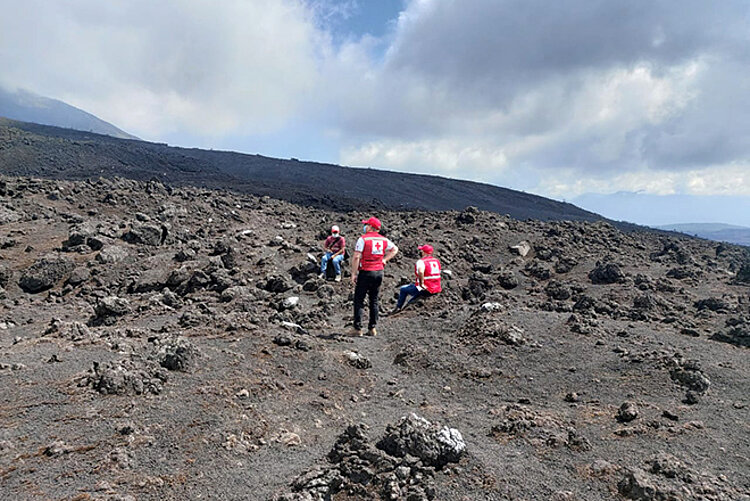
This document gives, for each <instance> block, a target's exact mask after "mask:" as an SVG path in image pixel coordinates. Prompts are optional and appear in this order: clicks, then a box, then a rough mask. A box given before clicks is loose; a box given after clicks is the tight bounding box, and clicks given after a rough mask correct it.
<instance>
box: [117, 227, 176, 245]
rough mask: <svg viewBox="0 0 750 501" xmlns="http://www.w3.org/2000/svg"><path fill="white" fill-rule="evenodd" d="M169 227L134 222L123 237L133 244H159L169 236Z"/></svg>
mask: <svg viewBox="0 0 750 501" xmlns="http://www.w3.org/2000/svg"><path fill="white" fill-rule="evenodd" d="M167 233H168V232H167V229H166V227H164V226H158V225H155V224H149V223H134V224H133V226H132V227H131V228H130V230H128V231H127V232H126V233H125V234H124V235H123V236H122V239H123V240H125V241H126V242H128V243H131V244H140V245H151V246H154V247H156V246H159V245H161V244H162V243H163V242H164V240H165V239H166V238H167Z"/></svg>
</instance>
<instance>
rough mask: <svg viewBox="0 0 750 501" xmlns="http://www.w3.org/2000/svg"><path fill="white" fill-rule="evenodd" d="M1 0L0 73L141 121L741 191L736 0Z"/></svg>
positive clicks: (131, 125)
mask: <svg viewBox="0 0 750 501" xmlns="http://www.w3.org/2000/svg"><path fill="white" fill-rule="evenodd" d="M0 8H2V11H3V12H5V13H10V14H9V15H5V16H3V17H2V18H0V65H2V68H3V71H2V73H1V74H0V83H3V84H5V85H6V86H11V87H14V88H24V89H28V90H30V91H33V92H35V93H37V94H39V95H44V96H49V97H53V98H55V99H60V100H62V101H64V102H66V103H69V104H71V105H73V106H75V107H77V108H80V109H84V110H86V111H88V112H90V113H93V114H94V115H96V116H98V117H100V118H102V119H103V120H107V121H109V122H111V123H114V124H117V126H118V127H122V128H123V129H124V130H127V131H128V132H129V133H132V134H135V135H137V136H139V137H142V138H144V139H147V140H151V141H158V142H167V143H169V144H173V145H180V146H188V147H202V148H213V149H223V150H235V151H240V152H248V153H262V154H264V155H269V156H276V157H285V158H289V157H296V158H300V159H309V160H314V161H319V162H330V163H336V164H343V165H359V166H370V167H374V168H383V169H391V170H399V171H404V172H417V173H429V174H437V175H442V176H446V177H453V178H464V179H470V180H475V181H482V182H488V183H492V184H495V185H499V186H506V187H509V188H513V189H518V190H524V191H527V192H531V193H536V194H540V195H543V196H547V197H553V198H557V199H567V200H572V199H575V197H577V196H580V195H582V194H585V193H596V194H605V193H614V192H618V191H627V192H639V193H644V194H648V195H650V196H654V197H656V196H677V197H682V196H686V197H729V198H695V199H694V200H695V203H694V204H688V205H687V206H688V207H690V206H691V205H695V206H701V204H703V202H704V201H708V202H711V203H713V204H714V205H713V206H712V207H710V208H709V207H707V208H706V209H705V212H708V211H709V210H710V212H711V221H719V222H726V223H731V222H733V218H734V217H735V215H736V214H735V213H736V212H737V210H736V208H735V207H737V205H736V204H737V203H739V204H746V203H747V200H748V199H750V174H749V172H750V136H749V135H748V134H747V133H746V131H747V130H748V129H750V101H748V100H747V98H746V97H747V95H750V65H748V64H747V63H748V50H747V48H748V47H750V4H748V2H746V1H740V0H726V1H722V2H705V1H699V0H665V1H660V2H611V1H590V0H571V1H568V2H549V1H543V0H507V1H497V0H470V1H458V0H382V1H379V2H374V1H364V0H341V1H334V0H263V1H262V2H260V1H258V2H255V1H254V2H247V1H240V0H228V1H226V2H205V1H201V0H180V1H177V0H164V1H161V2H132V1H126V0H110V1H107V2H101V1H99V0H76V1H75V2H47V1H44V0H27V1H24V2H20V1H18V0H0ZM732 197H734V198H732ZM660 200H664V199H661V198H651V197H645V198H641V199H640V200H639V203H640V206H638V207H634V206H627V205H626V206H627V207H628V211H625V210H621V211H620V212H619V213H618V214H620V213H621V214H622V218H623V219H627V220H631V221H635V222H638V223H648V222H649V221H650V220H651V219H653V217H652V216H654V215H655V214H658V213H659V212H662V211H663V209H662V203H661V202H660ZM666 200H670V201H672V202H675V203H676V202H678V201H679V200H678V199H666ZM615 201H618V202H622V203H625V204H627V200H624V199H615ZM652 203H653V205H650V204H652ZM741 206H743V207H744V206H745V205H741ZM623 207H625V206H623ZM588 208H591V209H593V207H588ZM609 215H610V217H616V216H613V215H612V214H609ZM684 220H685V219H684V218H681V219H680V220H679V221H684ZM692 221H696V222H700V221H697V220H696V219H692V218H688V222H692ZM659 222H661V223H671V222H675V221H674V220H672V219H662V220H660V221H659ZM742 224H747V223H746V222H743V223H742Z"/></svg>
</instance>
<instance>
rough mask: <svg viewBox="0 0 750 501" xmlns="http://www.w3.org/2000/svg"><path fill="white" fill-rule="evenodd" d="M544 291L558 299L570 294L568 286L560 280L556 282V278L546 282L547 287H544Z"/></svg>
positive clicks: (566, 297) (560, 299) (567, 296)
mask: <svg viewBox="0 0 750 501" xmlns="http://www.w3.org/2000/svg"><path fill="white" fill-rule="evenodd" d="M544 291H545V292H546V293H547V295H548V296H549V297H551V298H552V299H557V300H558V301H564V300H566V299H570V296H571V295H572V292H571V290H570V287H568V286H567V285H565V284H563V283H562V282H558V281H557V280H552V281H550V283H548V284H547V287H545V288H544Z"/></svg>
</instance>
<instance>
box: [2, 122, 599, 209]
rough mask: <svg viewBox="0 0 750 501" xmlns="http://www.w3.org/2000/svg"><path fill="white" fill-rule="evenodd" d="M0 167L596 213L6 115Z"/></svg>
mask: <svg viewBox="0 0 750 501" xmlns="http://www.w3.org/2000/svg"><path fill="white" fill-rule="evenodd" d="M0 172H2V173H4V174H9V175H19V176H31V177H47V178H54V179H92V178H93V179H96V178H98V177H113V176H122V177H127V178H131V179H138V180H149V179H152V178H157V179H159V180H161V181H163V182H165V183H167V184H171V185H193V186H204V187H209V188H226V189H232V190H235V191H239V192H246V193H252V194H256V195H269V196H272V197H275V198H278V199H282V200H288V201H291V202H294V203H300V204H305V205H311V206H318V207H323V208H327V209H333V210H363V211H364V210H368V211H369V210H373V209H396V210H403V209H407V210H408V209H426V210H462V209H464V208H465V207H467V206H476V207H478V208H479V209H482V210H487V211H493V212H498V213H501V214H509V215H511V216H512V217H514V218H516V219H522V220H523V219H538V220H542V221H551V220H558V221H559V220H571V221H600V220H603V219H604V218H602V217H601V216H599V215H598V214H595V213H593V212H589V211H586V210H583V209H580V208H579V207H576V206H575V205H572V204H570V203H565V202H558V201H555V200H551V199H548V198H544V197H540V196H537V195H531V194H528V193H523V192H519V191H515V190H510V189H506V188H501V187H497V186H492V185H489V184H483V183H476V182H472V181H462V180H456V179H447V178H443V177H438V176H428V175H420V174H406V173H401V172H392V171H380V170H374V169H365V168H352V167H342V166H338V165H331V164H321V163H314V162H302V161H297V160H284V159H278V158H269V157H264V156H260V155H247V154H241V153H233V152H223V151H207V150H200V149H186V148H177V147H170V146H167V145H165V144H157V143H149V142H146V141H124V140H121V139H116V138H112V137H108V136H103V135H99V134H92V133H86V132H80V131H75V130H70V129H61V128H57V127H49V126H44V125H38V124H31V123H23V122H17V121H12V120H0Z"/></svg>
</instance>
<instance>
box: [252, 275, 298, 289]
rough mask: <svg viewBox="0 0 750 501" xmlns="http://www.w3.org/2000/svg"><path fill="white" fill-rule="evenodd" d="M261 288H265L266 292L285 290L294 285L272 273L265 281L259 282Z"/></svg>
mask: <svg viewBox="0 0 750 501" xmlns="http://www.w3.org/2000/svg"><path fill="white" fill-rule="evenodd" d="M259 286H260V288H261V289H264V290H267V291H268V292H275V293H279V292H286V291H288V290H289V289H291V288H292V287H293V286H294V285H293V284H292V283H290V282H289V280H287V279H286V278H284V277H281V276H278V275H274V276H271V277H268V278H267V279H266V281H265V283H262V284H259Z"/></svg>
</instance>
